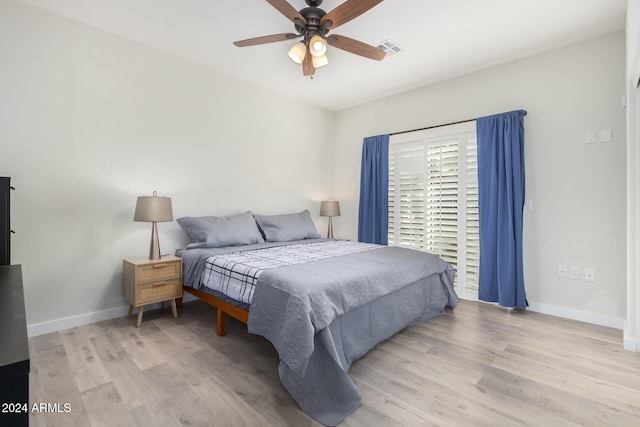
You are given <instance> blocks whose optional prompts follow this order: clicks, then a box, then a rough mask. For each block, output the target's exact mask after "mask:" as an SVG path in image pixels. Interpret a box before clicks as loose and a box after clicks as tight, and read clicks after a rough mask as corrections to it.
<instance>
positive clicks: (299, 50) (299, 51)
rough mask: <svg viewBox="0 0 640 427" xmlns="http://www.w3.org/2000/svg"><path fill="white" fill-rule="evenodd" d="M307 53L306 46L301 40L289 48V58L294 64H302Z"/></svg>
mask: <svg viewBox="0 0 640 427" xmlns="http://www.w3.org/2000/svg"><path fill="white" fill-rule="evenodd" d="M306 53H307V47H306V46H305V45H304V43H303V42H298V43H296V44H294V45H293V46H291V49H289V58H291V60H292V61H293V62H295V63H296V64H302V61H303V60H304V56H305V54H306Z"/></svg>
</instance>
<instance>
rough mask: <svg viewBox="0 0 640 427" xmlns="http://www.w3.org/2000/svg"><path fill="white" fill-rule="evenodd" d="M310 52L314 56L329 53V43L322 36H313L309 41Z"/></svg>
mask: <svg viewBox="0 0 640 427" xmlns="http://www.w3.org/2000/svg"><path fill="white" fill-rule="evenodd" d="M309 52H311V55H313V56H322V55H324V54H325V53H327V43H326V42H325V41H324V39H323V38H322V37H320V36H313V37H311V40H310V41H309Z"/></svg>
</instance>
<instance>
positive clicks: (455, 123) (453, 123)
mask: <svg viewBox="0 0 640 427" xmlns="http://www.w3.org/2000/svg"><path fill="white" fill-rule="evenodd" d="M475 120H476V119H468V120H460V121H459V122H451V123H444V124H442V125H435V126H427V127H425V128H419V129H411V130H403V131H400V132H393V133H390V134H389V135H401V134H403V133H409V132H417V131H419V130H427V129H435V128H441V127H443V126H451V125H457V124H460V123H467V122H473V121H475Z"/></svg>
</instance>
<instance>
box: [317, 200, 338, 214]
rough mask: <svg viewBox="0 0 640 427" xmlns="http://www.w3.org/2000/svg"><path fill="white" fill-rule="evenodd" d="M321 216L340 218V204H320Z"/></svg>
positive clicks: (326, 201)
mask: <svg viewBox="0 0 640 427" xmlns="http://www.w3.org/2000/svg"><path fill="white" fill-rule="evenodd" d="M320 216H340V202H338V201H337V200H325V201H324V202H320Z"/></svg>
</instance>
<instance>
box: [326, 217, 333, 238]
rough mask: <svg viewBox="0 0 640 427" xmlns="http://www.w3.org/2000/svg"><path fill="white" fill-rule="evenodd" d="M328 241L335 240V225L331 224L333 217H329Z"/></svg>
mask: <svg viewBox="0 0 640 427" xmlns="http://www.w3.org/2000/svg"><path fill="white" fill-rule="evenodd" d="M327 239H333V224H332V223H331V217H329V228H328V229H327Z"/></svg>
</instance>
